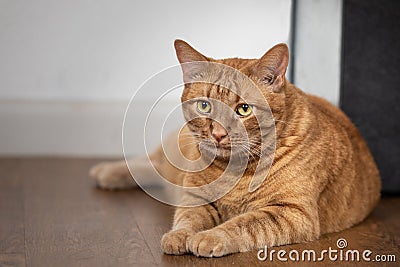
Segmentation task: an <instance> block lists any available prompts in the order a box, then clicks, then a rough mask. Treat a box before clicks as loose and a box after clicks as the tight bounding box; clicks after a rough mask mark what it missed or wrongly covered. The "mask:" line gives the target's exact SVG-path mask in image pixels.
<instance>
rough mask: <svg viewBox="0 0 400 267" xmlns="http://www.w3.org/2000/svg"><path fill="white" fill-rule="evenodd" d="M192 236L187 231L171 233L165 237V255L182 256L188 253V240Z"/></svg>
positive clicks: (163, 245)
mask: <svg viewBox="0 0 400 267" xmlns="http://www.w3.org/2000/svg"><path fill="white" fill-rule="evenodd" d="M189 236H190V234H189V232H187V231H185V230H176V231H171V232H168V233H166V234H164V235H163V237H162V239H161V248H162V250H163V252H164V253H165V254H172V255H182V254H185V253H187V252H188V250H187V249H186V240H187V238H188V237H189Z"/></svg>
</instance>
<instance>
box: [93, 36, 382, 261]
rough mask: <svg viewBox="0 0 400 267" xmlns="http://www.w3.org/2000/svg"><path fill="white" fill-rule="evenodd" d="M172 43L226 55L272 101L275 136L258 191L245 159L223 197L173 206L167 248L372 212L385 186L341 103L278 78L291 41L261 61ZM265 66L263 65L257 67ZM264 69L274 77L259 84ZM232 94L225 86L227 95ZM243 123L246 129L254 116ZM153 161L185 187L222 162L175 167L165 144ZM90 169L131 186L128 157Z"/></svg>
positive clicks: (284, 237)
mask: <svg viewBox="0 0 400 267" xmlns="http://www.w3.org/2000/svg"><path fill="white" fill-rule="evenodd" d="M176 49H177V54H178V58H179V60H180V62H181V63H185V62H188V61H201V60H208V61H213V62H217V63H222V64H225V65H228V66H231V67H233V68H235V69H238V70H240V71H241V72H243V73H244V74H245V75H247V76H248V77H250V78H251V79H252V80H254V81H255V83H257V85H258V86H259V88H261V90H262V92H263V95H264V97H265V98H266V99H267V102H268V103H269V105H270V107H271V110H272V113H273V116H274V118H275V128H276V138H277V140H276V149H275V157H274V161H273V164H272V166H271V169H270V170H269V173H268V177H267V178H266V179H265V181H264V182H263V183H262V185H261V186H260V187H259V188H258V189H257V190H255V191H254V192H249V184H250V181H251V179H252V177H253V173H254V166H255V164H256V163H257V161H251V162H250V163H249V166H248V168H247V169H246V171H245V173H244V175H243V176H242V178H241V179H240V181H239V182H238V184H237V185H236V186H235V187H234V189H233V190H232V191H230V192H229V193H227V194H226V195H225V196H223V197H222V198H220V199H218V200H216V201H214V202H212V203H210V204H206V205H202V206H199V207H193V208H177V210H176V213H175V219H174V225H173V228H172V230H171V232H169V233H167V234H165V235H164V237H163V239H162V248H163V250H164V252H166V253H169V254H183V253H187V252H192V253H194V254H195V255H200V256H222V255H226V254H229V253H234V252H239V251H249V250H252V249H256V248H261V247H263V246H265V245H267V246H276V245H283V244H290V243H298V242H304V241H312V240H315V239H317V238H318V237H319V236H320V235H322V234H325V233H329V232H336V231H341V230H343V229H346V228H348V227H351V226H353V225H354V224H356V223H359V222H361V221H362V220H363V219H364V218H365V217H366V216H367V215H368V214H369V213H370V212H371V211H372V209H373V208H374V206H375V205H376V204H377V202H378V201H379V197H380V188H381V187H380V186H381V185H380V177H379V172H378V170H377V168H376V165H375V163H374V160H373V158H372V156H371V154H370V152H369V150H368V147H367V145H366V143H365V141H364V140H363V138H362V137H361V136H360V134H359V132H358V130H357V129H356V127H355V126H354V125H353V124H352V123H351V121H350V120H349V119H348V118H347V116H346V115H345V114H344V113H343V112H342V111H340V110H339V109H338V108H337V107H335V106H333V105H332V104H330V103H328V102H327V101H325V100H323V99H321V98H319V97H316V96H312V95H308V94H305V93H304V92H302V91H301V90H300V89H298V88H296V87H295V86H294V85H292V84H290V83H289V82H288V81H287V80H286V79H285V78H284V74H285V70H286V66H287V58H286V57H287V52H286V50H287V48H286V50H285V47H283V46H282V45H280V46H279V45H278V46H276V47H274V48H272V49H271V50H270V51H269V52H267V53H266V55H264V56H263V57H262V58H261V59H259V60H257V59H255V60H248V59H237V58H235V59H225V60H213V59H210V58H205V57H204V56H202V55H201V54H199V53H198V52H197V51H195V50H194V49H193V48H191V47H190V46H188V45H187V44H186V43H184V42H182V41H178V42H177V43H176ZM265 65H266V66H267V67H268V68H263V66H265ZM271 66H272V67H271ZM266 70H267V72H265V71H266ZM184 72H185V70H184ZM263 75H264V76H263ZM269 75H271V77H269ZM265 77H267V78H271V79H268V81H267V82H265V79H263V78H265ZM215 90H216V89H215V88H213V87H212V86H210V88H208V92H207V94H208V97H210V98H218V97H220V96H221V90H220V89H218V90H220V91H218V92H217V91H215ZM200 91H204V88H203V89H202V90H197V89H196V88H194V89H193V88H186V89H185V91H184V94H183V96H182V100H183V101H185V100H188V99H192V98H195V97H198V96H199V95H201V94H202V93H201V92H200ZM213 94H215V95H213ZM229 94H230V92H228V91H224V94H223V95H224V97H225V100H226V99H229V98H230V96H229ZM221 100H224V99H221ZM226 102H227V104H228V105H230V104H232V103H231V102H229V101H227V100H226ZM236 104H237V103H236ZM236 104H233V105H236ZM256 112H257V110H254V113H256ZM242 121H243V122H244V124H245V125H246V129H248V128H249V127H250V126H249V125H251V123H252V122H251V116H249V117H246V118H242ZM210 123H211V124H212V122H210ZM211 124H210V125H211ZM191 126H192V127H191ZM196 127H203V128H204V127H210V129H211V130H210V133H209V135H210V136H211V135H213V136H214V137H215V133H214V131H215V126H209V125H205V123H204V122H203V123H202V124H201V125H200V124H199V123H197V125H190V124H189V126H186V128H185V129H184V130H183V133H190V132H192V131H196V129H197V128H196ZM252 131H253V133H254V134H255V133H256V130H254V129H253V130H249V132H250V134H252ZM215 138H217V137H215ZM222 138H224V137H222ZM193 139H196V138H194V137H193ZM193 139H191V138H180V142H181V147H182V148H183V150H184V151H183V154H185V155H186V156H187V157H188V158H197V157H198V156H199V155H200V154H199V149H198V146H197V145H196V144H195V143H193ZM228 140H229V139H228ZM226 142H229V141H226ZM151 159H152V161H153V162H154V164H155V166H156V167H157V169H158V170H159V171H160V173H162V174H163V175H164V176H165V177H166V178H167V179H169V180H170V181H173V182H175V183H177V184H183V185H186V186H193V185H202V184H204V183H208V182H210V181H213V180H214V179H217V178H218V176H219V175H220V174H221V173H222V172H223V169H221V167H220V166H221V164H213V165H211V166H210V167H209V168H207V169H206V170H204V171H202V172H201V173H200V174H198V173H197V174H193V173H186V172H182V171H179V170H178V169H176V168H174V167H172V166H171V165H170V164H169V163H168V161H167V160H165V156H164V154H163V152H162V149H159V150H157V151H155V152H154V153H153V154H152V155H151ZM218 160H220V161H224V159H222V158H221V159H218V158H217V159H216V161H218ZM261 160H262V159H261ZM132 164H140V163H139V162H136V163H135V162H133V163H132ZM92 175H93V176H95V177H96V178H97V180H98V182H99V183H100V185H101V186H103V187H105V188H118V187H127V186H129V185H131V182H130V181H129V178H128V177H129V172H128V169H127V167H126V166H125V163H110V164H103V165H100V166H97V167H95V168H94V169H93V170H92ZM150 183H151V182H150Z"/></svg>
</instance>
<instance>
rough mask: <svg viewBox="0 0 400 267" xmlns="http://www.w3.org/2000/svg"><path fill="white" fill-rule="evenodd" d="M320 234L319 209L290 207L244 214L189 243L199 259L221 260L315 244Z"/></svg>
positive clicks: (188, 241) (271, 207) (298, 206)
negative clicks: (273, 248) (265, 249)
mask: <svg viewBox="0 0 400 267" xmlns="http://www.w3.org/2000/svg"><path fill="white" fill-rule="evenodd" d="M319 235H320V231H319V221H318V212H317V209H315V210H306V209H305V208H303V207H302V206H300V205H296V204H290V205H286V206H285V205H284V206H268V207H266V208H264V209H261V210H256V211H250V212H247V213H244V214H241V215H239V216H236V217H234V218H232V219H230V220H228V221H226V222H224V223H223V224H220V225H218V226H216V227H214V228H212V229H209V230H206V231H202V232H199V233H197V234H195V235H193V236H191V237H189V239H188V240H187V243H188V249H189V250H190V251H191V252H192V253H193V254H195V255H197V256H203V257H220V256H223V255H226V254H231V253H235V252H244V251H250V250H253V249H257V248H263V247H264V246H268V247H271V246H278V245H284V244H290V243H297V242H304V241H311V240H315V239H317V238H318V237H319Z"/></svg>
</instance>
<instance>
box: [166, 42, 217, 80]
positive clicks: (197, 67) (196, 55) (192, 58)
mask: <svg viewBox="0 0 400 267" xmlns="http://www.w3.org/2000/svg"><path fill="white" fill-rule="evenodd" d="M174 46H175V51H176V56H177V57H178V60H179V62H180V63H181V66H182V71H183V80H184V81H185V82H190V81H191V78H192V77H195V76H196V75H198V74H199V73H201V72H202V71H204V67H205V65H206V64H204V63H202V62H208V61H209V59H208V58H207V57H206V56H204V55H202V54H201V53H200V52H198V51H197V50H196V49H194V48H193V47H191V46H190V45H189V44H188V43H186V42H185V41H183V40H179V39H178V40H175V42H174Z"/></svg>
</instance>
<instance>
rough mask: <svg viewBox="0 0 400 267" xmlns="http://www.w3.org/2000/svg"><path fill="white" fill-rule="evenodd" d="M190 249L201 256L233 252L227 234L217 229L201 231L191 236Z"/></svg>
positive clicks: (217, 255)
mask: <svg viewBox="0 0 400 267" xmlns="http://www.w3.org/2000/svg"><path fill="white" fill-rule="evenodd" d="M188 249H189V250H190V251H191V252H192V253H193V254H194V255H196V256H201V257H221V256H224V255H226V254H230V253H232V252H233V251H232V249H231V246H230V244H229V240H228V238H227V236H226V234H225V233H224V232H223V231H219V230H215V229H211V230H207V231H203V232H199V233H197V234H195V235H193V236H192V237H190V238H189V239H188Z"/></svg>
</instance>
